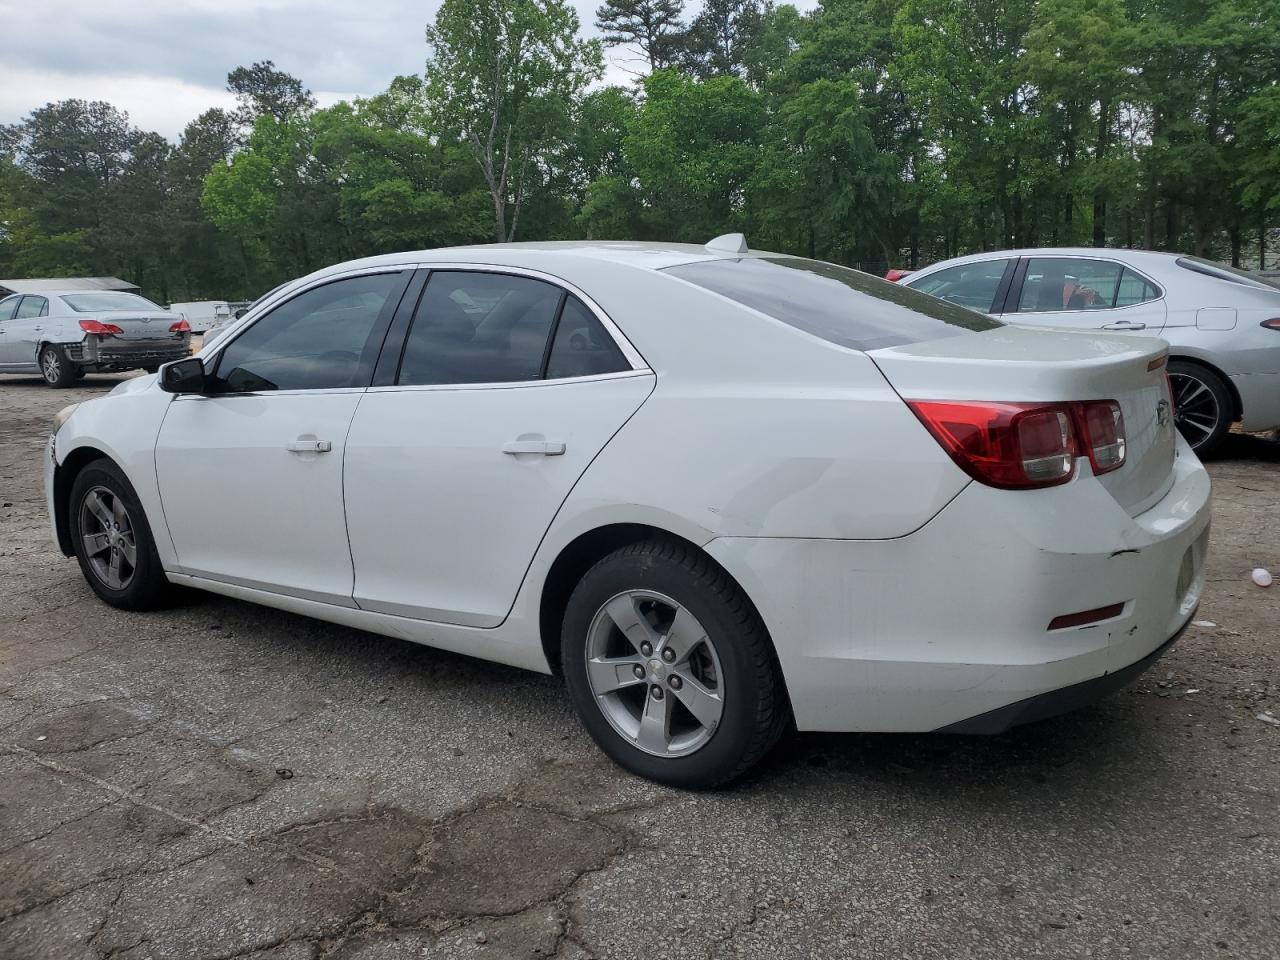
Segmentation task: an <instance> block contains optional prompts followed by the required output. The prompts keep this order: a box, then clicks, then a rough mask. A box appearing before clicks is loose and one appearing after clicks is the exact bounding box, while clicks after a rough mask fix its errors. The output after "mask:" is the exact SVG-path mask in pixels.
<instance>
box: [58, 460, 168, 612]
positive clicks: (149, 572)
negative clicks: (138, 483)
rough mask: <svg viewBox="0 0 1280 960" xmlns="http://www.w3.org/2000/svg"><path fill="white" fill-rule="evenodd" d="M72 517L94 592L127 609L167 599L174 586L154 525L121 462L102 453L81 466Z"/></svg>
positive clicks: (70, 506) (149, 606) (148, 606)
mask: <svg viewBox="0 0 1280 960" xmlns="http://www.w3.org/2000/svg"><path fill="white" fill-rule="evenodd" d="M91 498H92V499H91ZM67 517H68V521H69V526H70V530H71V542H72V544H73V546H74V547H75V552H76V559H77V560H78V561H79V562H80V571H81V573H83V574H84V578H85V580H87V581H88V583H89V586H90V587H91V588H92V589H93V592H94V593H96V594H97V595H98V596H99V597H101V598H102V599H103V600H105V601H106V602H107V603H109V604H111V606H113V607H118V608H120V609H121V610H153V609H156V608H157V607H161V606H164V605H165V604H166V602H167V601H168V600H169V598H170V596H171V593H172V591H171V587H170V584H169V581H168V580H167V579H166V578H165V575H164V569H163V568H162V567H161V565H160V557H159V555H158V554H157V553H156V547H155V541H154V539H153V538H152V536H151V526H150V524H148V523H147V517H146V514H145V513H144V512H143V510H142V504H141V503H140V502H139V501H138V495H137V493H136V492H134V489H133V485H132V484H131V483H129V480H128V478H127V477H125V475H124V473H123V472H122V471H121V470H120V468H119V467H117V466H116V465H115V464H114V463H112V462H111V461H110V460H106V459H102V460H95V461H93V462H92V463H90V464H89V465H88V466H86V467H85V468H84V469H83V470H81V471H80V473H79V474H78V475H77V476H76V479H75V482H74V483H73V484H72V485H71V499H70V501H69V503H68V505H67ZM108 522H110V523H118V524H119V529H118V530H116V529H113V530H109V531H108V530H106V529H105V528H106V525H107V523H108ZM87 538H93V541H94V542H95V543H98V544H101V545H102V547H101V549H100V550H99V551H97V552H92V550H91V546H90V542H89V540H88V539H87ZM117 544H118V545H119V546H118V548H117ZM129 547H132V550H133V561H132V562H130V561H129V559H128V553H129V549H128V548H129ZM117 555H118V556H119V566H118V567H115V568H114V569H115V572H116V577H115V578H114V580H113V578H112V576H111V573H112V570H113V566H112V564H113V563H114V562H115V558H116V556H117Z"/></svg>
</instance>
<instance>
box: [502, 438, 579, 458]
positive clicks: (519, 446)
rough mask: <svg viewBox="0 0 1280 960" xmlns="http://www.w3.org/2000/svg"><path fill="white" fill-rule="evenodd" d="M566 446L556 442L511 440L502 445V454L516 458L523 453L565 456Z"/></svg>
mask: <svg viewBox="0 0 1280 960" xmlns="http://www.w3.org/2000/svg"><path fill="white" fill-rule="evenodd" d="M564 451H565V446H564V444H563V443H560V442H559V441H556V440H511V441H508V442H507V443H504V444H503V445H502V452H503V453H507V454H510V455H511V456H513V457H514V456H516V455H517V454H521V453H536V454H540V455H542V456H544V457H560V456H564Z"/></svg>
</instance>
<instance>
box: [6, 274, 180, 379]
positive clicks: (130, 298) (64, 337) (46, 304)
mask: <svg viewBox="0 0 1280 960" xmlns="http://www.w3.org/2000/svg"><path fill="white" fill-rule="evenodd" d="M190 353H191V327H190V325H189V324H188V323H187V321H186V319H185V318H184V317H178V318H177V319H174V317H173V315H172V314H171V313H169V311H167V310H165V309H164V308H163V307H161V306H158V305H157V304H154V303H152V302H151V301H150V300H147V299H145V298H144V297H139V296H137V295H136V294H132V293H121V292H118V291H114V290H100V291H86V290H56V289H54V290H42V291H40V292H39V293H25V294H14V295H13V296H11V297H5V298H4V299H3V300H0V373H39V374H40V375H41V376H42V377H44V382H45V383H47V384H48V385H49V386H51V387H69V386H71V384H73V383H75V382H76V381H77V380H78V379H80V377H82V376H83V375H84V374H86V373H89V372H109V371H119V370H138V369H143V370H149V371H152V372H154V371H155V370H156V369H157V368H158V367H159V366H160V364H162V363H168V362H169V361H170V360H177V359H179V358H181V357H185V356H188V355H189V354H190Z"/></svg>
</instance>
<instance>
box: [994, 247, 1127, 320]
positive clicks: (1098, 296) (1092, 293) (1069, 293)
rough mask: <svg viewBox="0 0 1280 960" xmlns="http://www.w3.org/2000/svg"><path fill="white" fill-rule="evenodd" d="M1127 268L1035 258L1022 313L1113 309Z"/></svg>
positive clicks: (1020, 301)
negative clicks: (1121, 278) (1118, 287)
mask: <svg viewBox="0 0 1280 960" xmlns="http://www.w3.org/2000/svg"><path fill="white" fill-rule="evenodd" d="M1123 269H1124V268H1123V267H1122V266H1121V265H1120V264H1118V263H1115V262H1113V261H1111V260H1088V259H1084V258H1079V257H1032V258H1031V260H1030V262H1029V263H1028V265H1027V277H1026V279H1025V280H1024V281H1023V283H1022V294H1021V295H1020V296H1019V297H1018V310H1019V312H1021V313H1042V312H1044V311H1048V310H1057V311H1061V310H1109V309H1111V307H1112V306H1113V305H1114V304H1115V301H1116V288H1117V286H1118V284H1119V283H1120V273H1121V271H1123Z"/></svg>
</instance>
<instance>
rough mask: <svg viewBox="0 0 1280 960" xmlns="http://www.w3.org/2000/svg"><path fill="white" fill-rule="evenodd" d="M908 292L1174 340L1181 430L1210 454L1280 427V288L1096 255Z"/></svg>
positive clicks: (1150, 258)
mask: <svg viewBox="0 0 1280 960" xmlns="http://www.w3.org/2000/svg"><path fill="white" fill-rule="evenodd" d="M901 283H902V284H903V285H904V286H908V287H911V288H913V289H915V290H920V291H923V292H924V293H929V294H933V295H934V296H936V297H940V298H941V299H943V300H949V301H951V302H952V303H958V304H960V305H962V306H966V307H969V308H970V309H973V310H979V311H981V312H983V313H989V314H992V315H994V316H998V317H1000V319H1002V320H1004V321H1005V322H1007V323H1016V324H1023V325H1027V326H1037V327H1063V328H1068V329H1072V330H1080V331H1090V330H1104V331H1106V332H1108V333H1114V332H1131V333H1135V334H1138V335H1139V336H1156V337H1161V338H1162V339H1164V340H1167V341H1168V342H1169V345H1170V351H1169V379H1170V381H1171V384H1172V387H1173V396H1174V401H1175V403H1176V404H1177V413H1176V418H1177V424H1178V428H1179V429H1180V430H1181V431H1182V434H1183V436H1185V437H1186V438H1187V441H1188V442H1189V443H1190V444H1191V446H1192V447H1193V448H1194V449H1195V451H1196V452H1197V453H1199V454H1201V455H1202V456H1203V455H1206V454H1209V453H1211V452H1212V451H1213V449H1214V448H1215V447H1217V446H1218V445H1219V444H1220V443H1221V442H1222V439H1223V437H1225V436H1226V434H1227V432H1228V431H1229V430H1230V429H1231V424H1232V423H1233V422H1235V421H1240V423H1241V427H1242V428H1243V429H1245V430H1249V431H1258V432H1262V431H1269V430H1275V429H1277V428H1280V281H1277V280H1276V279H1273V278H1270V277H1265V276H1262V275H1260V274H1256V273H1246V272H1244V271H1243V270H1235V269H1233V268H1231V267H1227V266H1223V265H1222V264H1218V263H1212V262H1210V261H1208V260H1202V259H1200V258H1199V257H1191V256H1182V255H1179V254H1174V253H1159V252H1156V251H1152V250H1112V249H1099V248H1094V247H1065V248H1054V249H1032V250H1001V251H997V252H989V253H980V254H974V255H972V256H968V257H957V258H955V259H952V260H944V261H942V262H941V263H936V264H934V265H933V266H930V267H925V268H924V269H922V270H919V271H916V272H914V273H910V274H908V275H907V276H905V277H903V278H902V280H901Z"/></svg>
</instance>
